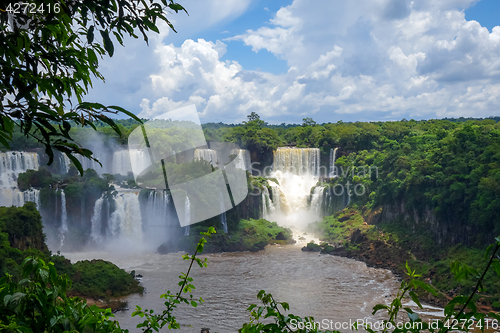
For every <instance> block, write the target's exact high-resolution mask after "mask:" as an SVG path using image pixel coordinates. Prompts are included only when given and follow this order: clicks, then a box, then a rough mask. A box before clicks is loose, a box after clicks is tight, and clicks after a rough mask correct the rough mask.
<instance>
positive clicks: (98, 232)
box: [90, 196, 109, 243]
mask: <svg viewBox="0 0 500 333" xmlns="http://www.w3.org/2000/svg"><path fill="white" fill-rule="evenodd" d="M103 203H104V196H102V197H100V198H99V199H97V201H96V202H95V205H94V213H93V214H92V218H91V220H90V222H91V227H90V240H91V241H93V242H95V243H100V242H101V241H102V204H103ZM108 206H109V205H108Z"/></svg>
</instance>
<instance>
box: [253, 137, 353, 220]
mask: <svg viewBox="0 0 500 333" xmlns="http://www.w3.org/2000/svg"><path fill="white" fill-rule="evenodd" d="M335 151H336V150H333V151H331V153H330V159H331V160H333V163H334V160H335ZM333 163H331V164H330V168H331V169H330V171H331V170H332V169H333V170H334V164H333ZM321 168H322V167H321ZM321 168H320V150H319V149H318V148H284V147H280V148H278V149H277V150H276V151H275V152H274V164H273V172H272V173H271V175H270V176H271V177H272V178H275V179H276V180H277V181H278V184H276V183H275V182H274V181H272V180H268V184H269V187H270V189H271V200H269V193H266V191H267V189H264V190H263V193H262V199H263V216H267V218H268V219H270V220H273V221H276V222H278V223H280V224H282V225H285V226H289V227H299V228H300V227H305V226H306V225H307V224H308V223H310V222H314V221H318V220H320V219H321V218H322V217H323V216H324V214H325V213H326V212H327V209H326V206H328V205H326V204H325V198H326V197H327V195H326V194H325V187H324V186H317V183H318V180H319V177H320V175H321V174H326V170H325V172H324V173H320V170H321ZM311 190H312V191H311ZM311 192H312V193H311ZM343 198H344V197H342V199H343ZM329 199H330V198H329ZM267 201H269V204H268V203H267ZM343 207H345V206H343ZM343 207H342V208H343Z"/></svg>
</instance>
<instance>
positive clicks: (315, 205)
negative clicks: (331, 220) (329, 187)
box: [311, 186, 325, 218]
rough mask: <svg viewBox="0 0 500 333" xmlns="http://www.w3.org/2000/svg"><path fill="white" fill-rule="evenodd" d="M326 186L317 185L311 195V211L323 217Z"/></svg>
mask: <svg viewBox="0 0 500 333" xmlns="http://www.w3.org/2000/svg"><path fill="white" fill-rule="evenodd" d="M324 191H325V188H324V187H322V186H316V187H315V188H314V190H313V193H312V195H311V211H312V212H314V213H315V214H316V215H317V216H318V217H319V218H322V217H323V209H322V206H323V193H324Z"/></svg>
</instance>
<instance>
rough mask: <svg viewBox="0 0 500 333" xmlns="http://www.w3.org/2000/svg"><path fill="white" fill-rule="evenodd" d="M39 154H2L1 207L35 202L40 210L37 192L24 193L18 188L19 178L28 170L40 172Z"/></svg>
mask: <svg viewBox="0 0 500 333" xmlns="http://www.w3.org/2000/svg"><path fill="white" fill-rule="evenodd" d="M38 163H39V162H38V155H37V153H27V152H18V151H9V152H6V153H0V206H18V207H20V206H22V205H24V202H25V201H34V202H35V203H37V207H38V208H39V200H38V194H37V193H35V192H36V191H37V190H27V191H25V192H24V193H23V192H21V191H20V190H19V188H18V187H17V177H18V176H19V174H20V173H22V172H26V170H29V169H31V170H38V166H39V164H38Z"/></svg>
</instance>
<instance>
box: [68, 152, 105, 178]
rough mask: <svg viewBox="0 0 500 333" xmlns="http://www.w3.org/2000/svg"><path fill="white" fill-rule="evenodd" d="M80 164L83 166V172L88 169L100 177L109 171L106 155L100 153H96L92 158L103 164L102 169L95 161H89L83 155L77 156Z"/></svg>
mask: <svg viewBox="0 0 500 333" xmlns="http://www.w3.org/2000/svg"><path fill="white" fill-rule="evenodd" d="M65 156H66V155H65ZM75 156H76V158H77V159H78V161H79V162H80V164H81V165H82V168H83V170H84V171H85V170H87V169H94V170H95V171H96V172H97V173H98V174H99V175H102V174H103V173H107V172H108V170H106V155H105V154H102V153H99V152H94V153H93V155H92V156H94V157H95V158H97V159H98V160H99V161H100V162H101V164H102V167H101V166H100V165H99V163H97V162H96V161H94V160H91V159H88V158H86V157H83V156H82V155H75Z"/></svg>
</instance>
